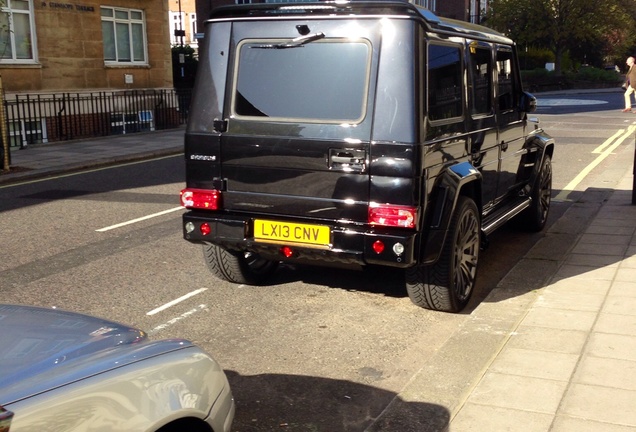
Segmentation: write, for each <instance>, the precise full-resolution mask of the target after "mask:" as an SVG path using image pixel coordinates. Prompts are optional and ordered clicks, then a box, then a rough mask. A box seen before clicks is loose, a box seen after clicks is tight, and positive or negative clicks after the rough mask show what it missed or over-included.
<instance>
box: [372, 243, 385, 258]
mask: <svg viewBox="0 0 636 432" xmlns="http://www.w3.org/2000/svg"><path fill="white" fill-rule="evenodd" d="M373 250H374V251H375V253H377V254H378V255H380V254H381V253H382V251H383V250H384V243H382V242H381V241H380V240H376V241H374V242H373Z"/></svg>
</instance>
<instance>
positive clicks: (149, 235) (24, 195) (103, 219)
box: [0, 95, 636, 432]
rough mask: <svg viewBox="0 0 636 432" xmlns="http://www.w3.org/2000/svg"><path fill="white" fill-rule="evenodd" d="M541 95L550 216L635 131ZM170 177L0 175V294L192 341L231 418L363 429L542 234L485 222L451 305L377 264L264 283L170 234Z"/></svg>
mask: <svg viewBox="0 0 636 432" xmlns="http://www.w3.org/2000/svg"><path fill="white" fill-rule="evenodd" d="M554 99H555V100H558V99H559V98H554ZM562 99H563V98H561V100H562ZM547 100H549V99H548V98H544V101H545V102H544V103H545V105H544V106H543V107H542V106H541V103H540V108H539V110H538V112H537V116H538V117H539V118H540V120H541V125H542V126H543V127H544V128H545V129H546V130H548V131H549V132H550V133H551V134H552V135H553V136H554V137H555V138H556V139H557V142H558V145H559V147H558V148H557V151H556V154H555V157H554V162H553V163H554V171H555V177H554V194H553V196H555V197H556V196H561V198H559V199H558V200H557V201H555V202H553V207H552V210H551V215H550V224H552V223H555V222H556V221H557V220H558V218H559V217H560V216H561V215H562V214H563V213H564V212H565V210H566V209H567V208H568V207H569V206H570V205H571V203H572V202H573V200H579V199H581V198H583V197H586V199H590V198H589V197H592V198H591V199H594V196H595V195H594V194H593V193H592V194H590V193H589V190H588V187H587V185H589V184H599V181H600V182H601V183H603V184H607V187H608V188H610V187H611V186H612V182H615V181H618V179H619V174H621V175H622V174H624V172H625V167H627V166H628V164H631V162H632V156H633V154H632V151H633V147H630V146H629V145H628V144H629V143H630V141H629V139H631V140H632V143H633V139H634V138H633V137H634V135H633V134H632V135H630V136H629V137H628V138H629V139H627V138H626V139H624V140H623V141H622V142H621V143H620V144H618V145H616V146H614V145H615V144H616V143H617V141H618V140H619V139H620V136H622V135H620V134H619V135H616V134H617V133H618V131H619V130H625V131H627V130H628V127H629V126H630V124H631V123H630V122H633V121H635V120H636V115H632V117H628V116H627V115H621V114H620V113H619V109H620V105H616V104H617V101H616V100H618V101H619V102H620V103H621V104H622V96H621V97H620V99H617V97H616V96H615V95H603V96H598V95H589V96H586V97H585V96H581V98H580V99H577V100H579V101H580V100H597V101H599V100H601V101H604V103H595V104H584V103H580V102H579V103H573V105H561V106H560V107H559V108H558V109H555V108H553V107H552V108H550V106H551V105H548V102H547ZM540 101H541V99H540ZM552 103H553V104H557V102H552ZM599 105H601V106H605V108H606V109H605V110H600V109H598V106H599ZM614 105H616V109H614ZM566 106H567V107H568V108H565V107H566ZM586 107H587V108H586ZM590 107H593V108H590ZM625 116H627V117H625ZM615 135H616V138H613V139H612V140H611V142H610V143H609V144H606V145H604V142H606V141H607V140H609V139H610V138H612V137H614V136H615ZM603 145H604V147H603V148H602V149H601V150H600V152H599V153H594V152H595V151H597V150H598V148H599V146H603ZM608 149H610V150H611V151H608ZM603 152H605V153H607V154H606V155H604V153H603ZM599 155H604V157H603V159H602V160H600V161H598V159H599V158H600V157H601V156H599ZM595 161H597V162H595ZM591 164H595V165H594V167H593V168H592V169H590V171H589V172H588V173H587V174H586V175H585V176H582V177H581V178H580V181H578V182H575V180H576V179H577V178H578V177H579V176H580V174H581V173H583V172H585V171H586V168H588V167H589V166H590V165H591ZM183 179H184V173H183V161H182V159H181V158H180V157H174V158H166V159H162V160H156V161H147V162H142V163H137V164H131V165H127V166H121V167H113V168H109V169H103V170H97V171H93V172H86V173H81V174H77V175H74V176H70V177H64V178H58V179H49V180H45V181H40V182H34V183H30V184H24V185H14V186H11V187H5V188H0V214H1V215H2V217H0V232H1V233H2V248H3V253H2V260H0V292H1V293H2V301H3V302H7V303H21V304H30V305H37V306H45V307H52V306H55V307H59V308H64V309H70V310H74V311H78V312H84V313H90V314H94V315H98V316H103V317H107V318H109V319H114V320H117V321H122V322H125V323H128V324H131V325H134V326H138V327H140V328H143V329H145V330H146V331H148V332H149V333H150V334H151V336H152V337H153V338H169V337H185V338H188V339H191V340H193V341H194V342H196V343H197V344H199V345H201V346H202V347H203V348H204V349H206V350H207V351H209V352H210V353H212V354H213V355H214V357H215V358H217V360H219V362H220V363H221V364H222V366H223V367H224V368H225V369H226V371H227V373H228V376H229V378H230V383H231V385H232V389H233V392H234V395H235V399H236V401H237V413H236V419H235V422H234V427H233V430H234V431H240V432H245V431H271V430H277V431H278V430H288V431H292V430H293V431H329V432H332V431H364V430H366V429H370V428H371V425H372V423H373V419H375V418H377V417H378V416H380V415H381V413H382V412H383V411H384V410H385V409H386V408H387V406H389V404H390V403H392V402H393V403H395V401H396V400H401V401H402V402H403V403H405V404H408V403H409V402H408V401H407V400H403V398H402V396H401V392H402V391H403V389H404V388H405V387H406V386H407V385H408V384H409V382H410V380H411V379H412V378H413V376H414V375H415V374H416V373H418V371H420V370H421V369H422V368H424V367H425V366H426V364H427V361H428V360H429V359H430V358H431V357H432V356H434V355H435V353H436V352H437V351H438V350H439V349H440V348H441V347H442V346H443V345H444V344H445V343H446V342H447V341H448V340H449V339H450V338H451V337H452V336H453V335H454V334H455V333H456V332H457V331H458V329H459V328H461V327H462V326H463V325H466V324H469V319H470V317H471V314H472V313H473V312H474V311H475V308H477V307H479V306H480V305H483V304H484V303H485V302H488V298H487V296H488V294H489V293H490V291H491V290H492V289H493V287H495V286H496V285H497V283H498V282H499V281H500V280H501V279H502V278H503V277H504V276H505V275H506V274H507V273H508V272H510V271H511V269H512V268H513V267H514V265H515V264H516V263H517V262H518V261H519V259H520V258H521V257H523V256H524V255H525V253H526V252H527V251H528V250H529V249H530V248H531V247H532V246H533V245H534V244H535V243H536V242H537V241H538V239H540V238H541V234H540V233H539V234H533V235H529V234H527V233H522V232H519V231H517V230H516V229H515V228H514V227H512V226H507V227H504V228H503V229H502V230H501V231H499V232H497V233H495V234H494V235H493V236H492V238H491V242H490V247H489V248H488V249H487V250H486V251H485V252H484V253H483V254H482V256H481V262H480V269H479V275H478V283H477V287H476V291H475V294H474V298H473V299H472V301H471V303H470V304H469V307H468V308H467V309H466V310H465V311H464V312H463V313H461V314H444V313H437V312H431V311H427V310H423V309H419V308H417V307H415V306H414V305H412V304H411V302H410V300H409V299H408V297H407V296H406V293H405V291H404V288H403V277H402V275H401V274H400V273H399V272H395V271H389V270H386V269H383V270H377V269H371V270H367V271H361V272H358V271H351V270H333V269H323V268H311V267H298V268H295V267H289V266H288V267H284V268H283V269H282V270H281V271H279V272H278V274H277V276H276V278H275V280H274V281H273V282H272V283H271V284H270V285H269V286H264V287H248V286H241V285H234V284H230V283H227V282H222V281H218V280H216V279H214V278H213V277H212V276H211V275H210V274H209V273H208V272H207V270H206V268H205V265H204V263H203V259H202V253H201V250H200V248H199V247H197V246H194V245H191V244H189V243H187V242H185V241H184V240H183V239H182V236H181V225H180V215H181V213H182V210H181V209H180V208H179V207H178V193H179V190H180V189H181V188H182V186H183ZM568 186H569V187H571V189H568V188H567V187H568ZM586 190H587V192H586ZM584 192H586V193H584ZM599 196H601V195H599ZM467 355H469V354H468V353H467ZM418 409H419V412H426V413H428V414H429V415H428V416H427V417H426V419H422V420H421V421H422V422H423V423H426V422H428V423H429V424H428V426H427V427H423V426H422V427H421V428H416V429H414V430H421V431H423V430H441V429H442V428H443V427H444V426H445V425H447V424H448V421H449V419H450V416H451V415H452V413H451V412H450V411H449V408H448V407H447V406H444V405H443V404H437V403H430V404H425V406H419V407H418ZM386 430H389V429H386ZM392 430H396V429H392Z"/></svg>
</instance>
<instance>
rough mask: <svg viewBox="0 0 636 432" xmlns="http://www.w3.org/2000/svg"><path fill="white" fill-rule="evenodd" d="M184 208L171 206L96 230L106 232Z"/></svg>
mask: <svg viewBox="0 0 636 432" xmlns="http://www.w3.org/2000/svg"><path fill="white" fill-rule="evenodd" d="M183 209H184V207H175V208H171V209H170V210H164V211H162V212H159V213H154V214H151V215H148V216H143V217H140V218H137V219H133V220H129V221H126V222H122V223H118V224H116V225H111V226H107V227H104V228H100V229H98V230H95V231H97V232H106V231H110V230H112V229H115V228H121V227H123V226H126V225H131V224H134V223H137V222H141V221H145V220H147V219H152V218H154V217H157V216H161V215H165V214H168V213H172V212H175V211H177V210H183Z"/></svg>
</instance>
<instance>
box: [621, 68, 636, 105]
mask: <svg viewBox="0 0 636 432" xmlns="http://www.w3.org/2000/svg"><path fill="white" fill-rule="evenodd" d="M625 63H627V66H628V67H629V70H628V71H627V73H626V74H625V88H626V89H625V109H623V112H632V93H634V91H635V89H634V87H636V66H634V57H628V58H627V61H626V62H625Z"/></svg>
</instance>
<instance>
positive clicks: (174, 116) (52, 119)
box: [5, 89, 191, 147]
mask: <svg viewBox="0 0 636 432" xmlns="http://www.w3.org/2000/svg"><path fill="white" fill-rule="evenodd" d="M190 97H191V90H190V89H176V90H175V89H159V90H154V89H153V90H126V91H117V92H95V93H58V94H51V95H41V94H37V95H28V94H26V95H14V96H9V95H8V96H7V98H6V99H5V109H6V116H7V129H8V131H9V145H10V146H11V147H24V146H27V145H31V144H39V143H47V142H53V141H65V140H74V139H82V138H91V137H98V136H106V135H118V134H128V133H135V132H143V131H152V130H160V129H172V128H177V127H179V126H181V125H183V124H185V122H186V121H187V116H188V107H189V105H190Z"/></svg>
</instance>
